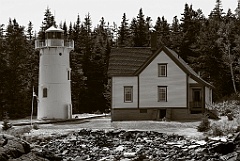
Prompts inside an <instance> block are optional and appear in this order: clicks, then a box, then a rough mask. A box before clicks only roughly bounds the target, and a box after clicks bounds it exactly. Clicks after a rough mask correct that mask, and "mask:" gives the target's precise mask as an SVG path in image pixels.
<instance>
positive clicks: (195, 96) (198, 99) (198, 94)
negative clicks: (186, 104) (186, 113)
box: [190, 89, 202, 113]
mask: <svg viewBox="0 0 240 161" xmlns="http://www.w3.org/2000/svg"><path fill="white" fill-rule="evenodd" d="M190 106H191V113H201V112H202V91H201V89H192V102H191V105H190Z"/></svg>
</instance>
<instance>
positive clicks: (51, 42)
mask: <svg viewBox="0 0 240 161" xmlns="http://www.w3.org/2000/svg"><path fill="white" fill-rule="evenodd" d="M43 47H67V48H72V49H73V48H74V41H73V40H56V39H47V40H45V41H42V40H35V49H39V48H43Z"/></svg>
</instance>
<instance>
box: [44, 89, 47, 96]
mask: <svg viewBox="0 0 240 161" xmlns="http://www.w3.org/2000/svg"><path fill="white" fill-rule="evenodd" d="M46 97H47V88H43V98H46Z"/></svg>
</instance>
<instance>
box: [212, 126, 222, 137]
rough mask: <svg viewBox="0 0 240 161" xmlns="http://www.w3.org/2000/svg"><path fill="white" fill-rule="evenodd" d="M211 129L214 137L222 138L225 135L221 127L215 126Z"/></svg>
mask: <svg viewBox="0 0 240 161" xmlns="http://www.w3.org/2000/svg"><path fill="white" fill-rule="evenodd" d="M211 129H212V135H213V136H222V135H223V130H222V129H221V128H220V127H218V126H217V125H216V124H213V125H212V126H211Z"/></svg>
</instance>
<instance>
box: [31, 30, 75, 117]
mask: <svg viewBox="0 0 240 161" xmlns="http://www.w3.org/2000/svg"><path fill="white" fill-rule="evenodd" d="M35 49H40V56H39V57H40V61H39V81H38V110H37V119H70V118H71V117H72V102H71V68H70V62H69V53H70V51H71V50H73V49H74V42H73V41H72V40H71V41H66V40H64V38H63V30H62V29H58V28H55V27H53V26H52V27H50V28H49V29H47V30H46V32H45V41H43V42H42V41H40V40H36V41H35Z"/></svg>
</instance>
